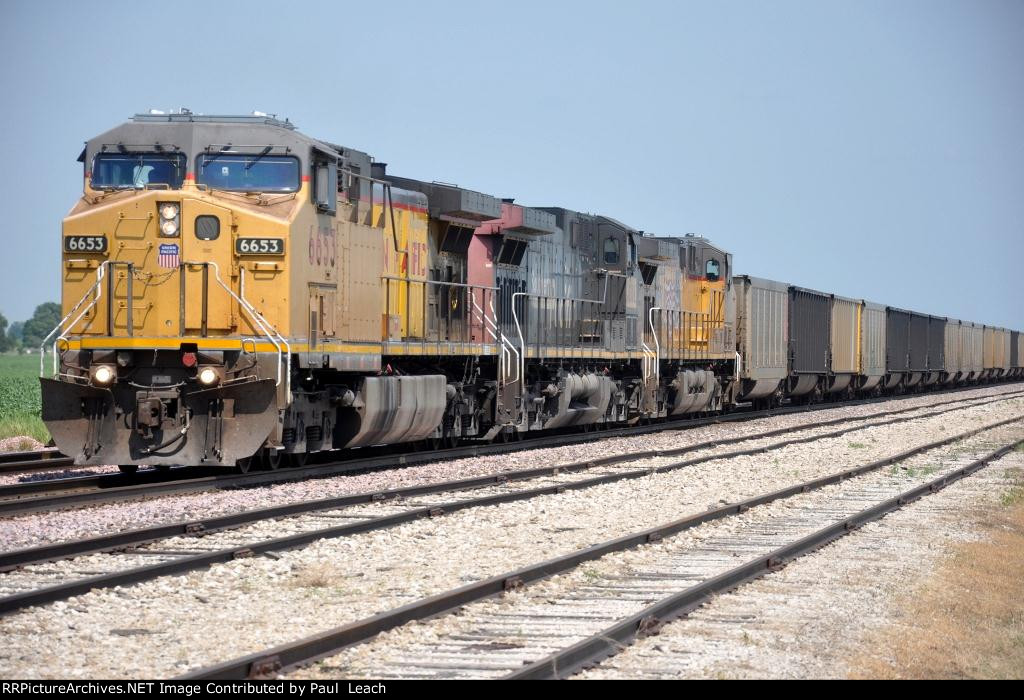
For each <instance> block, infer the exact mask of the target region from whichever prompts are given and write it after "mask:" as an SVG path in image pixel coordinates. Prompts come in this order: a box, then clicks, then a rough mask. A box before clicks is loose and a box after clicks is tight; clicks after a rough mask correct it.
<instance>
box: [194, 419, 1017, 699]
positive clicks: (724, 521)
mask: <svg viewBox="0 0 1024 700" xmlns="http://www.w3.org/2000/svg"><path fill="white" fill-rule="evenodd" d="M1021 421H1024V418H1021V417H1015V418H1011V419H1007V420H1004V421H1000V422H998V423H994V424H991V425H988V426H984V427H982V428H979V429H977V430H972V431H969V433H963V434H961V435H957V436H953V437H951V438H948V439H946V440H942V441H939V442H936V443H931V444H929V445H926V446H922V447H919V448H916V449H914V450H909V451H906V452H903V453H901V454H899V455H894V456H893V457H891V458H887V459H884V460H880V461H877V462H874V463H871V464H868V465H863V466H859V467H855V468H852V469H846V470H843V471H840V472H836V473H834V474H832V475H830V476H827V477H823V478H818V479H814V480H811V481H808V482H805V483H801V484H797V485H794V486H791V487H788V488H785V489H782V490H779V491H774V492H771V493H766V494H763V495H760V496H757V497H754V498H749V499H746V500H743V501H741V502H736V503H731V504H728V505H725V506H722V507H720V508H716V509H714V510H709V511H707V512H702V513H699V514H697V515H693V516H691V517H687V518H683V519H680V520H676V521H673V522H669V523H665V524H663V525H661V526H658V527H655V528H650V529H646V530H643V531H640V532H635V533H632V534H629V535H626V536H623V537H618V538H615V539H613V540H609V541H606V542H602V543H600V544H595V545H593V546H591V547H588V548H586V549H582V550H578V551H575V552H572V553H570V554H567V555H564V556H560V557H557V558H555V559H549V560H546V561H543V562H538V563H536V564H533V565H530V566H527V567H524V568H520V569H517V570H514V571H509V572H505V573H503V574H501V575H499V576H495V577H492V578H489V579H487V580H484V581H480V582H476V583H472V584H469V585H466V586H462V587H460V588H457V589H453V590H449V591H445V592H443V593H440V594H437V595H433V596H430V597H428V598H422V599H418V600H416V601H414V602H412V603H409V604H406V605H404V606H402V607H399V608H395V609H392V610H388V611H385V612H382V613H380V614H377V615H374V616H372V617H370V618H365V619H362V620H359V621H356V622H353V623H350V624H347V625H344V626H342V627H338V628H335V629H332V630H329V631H327V632H323V633H320V634H317V635H314V636H311V637H306V638H304V639H301V640H296V641H294V642H291V643H287V644H282V645H278V646H276V647H273V648H269V649H265V650H263V651H260V652H258V653H255V654H250V655H247V656H244V657H241V658H237V659H234V660H231V661H228V662H224V663H220V664H216V665H213V666H209V667H206V668H202V669H197V670H195V671H193V672H190V673H188V674H187V675H185V676H182V679H187V680H197V679H243V678H268V677H274V676H277V675H279V674H281V673H282V672H289V671H292V670H294V669H296V668H298V667H302V666H307V665H309V664H311V663H312V662H314V661H317V660H323V661H322V663H321V664H320V665H318V666H317V667H315V668H312V669H309V670H308V671H304V672H303V673H304V674H305V675H309V676H311V677H331V676H343V677H355V676H365V677H373V678H388V677H398V678H427V677H433V678H459V677H471V678H479V677H504V678H519V679H525V678H564V677H567V676H570V675H572V674H574V673H575V672H577V671H579V670H580V669H583V668H586V667H589V666H592V665H593V664H595V663H598V662H599V661H601V660H603V659H605V658H607V657H608V656H611V655H613V654H615V653H618V652H619V651H620V650H621V649H623V648H625V647H626V646H628V645H629V644H630V643H631V642H632V641H633V640H634V639H636V638H638V637H644V636H647V635H650V634H654V633H656V632H657V631H658V630H659V629H660V627H661V626H662V625H664V624H665V623H666V622H669V621H671V620H673V619H675V618H677V617H679V616H681V615H685V614H686V613H687V612H689V611H691V610H693V609H695V608H697V607H699V606H700V605H702V604H704V603H706V602H708V601H709V600H710V599H711V598H712V597H713V596H715V595H717V594H720V593H722V592H725V591H728V590H731V589H733V588H736V587H738V586H741V585H743V584H744V583H746V582H749V581H751V580H753V579H755V578H758V577H760V576H763V575H764V574H766V573H769V572H771V571H775V570H777V569H779V568H780V567H782V566H785V565H786V563H788V562H789V561H792V560H793V559H795V558H797V557H800V556H803V555H804V554H807V553H809V552H812V551H815V550H817V549H820V548H821V547H823V546H825V545H826V544H828V543H830V542H832V541H834V540H836V539H838V538H840V537H843V536H844V535H846V534H849V533H850V532H852V531H854V530H856V529H857V528H859V527H861V526H863V525H864V524H866V523H868V522H871V521H873V520H876V519H878V518H881V517H883V516H884V515H886V514H887V513H890V512H892V511H894V510H897V509H899V508H901V507H904V506H906V505H907V504H909V503H913V502H914V501H916V500H918V499H920V498H923V497H925V496H927V495H929V494H932V493H935V492H937V491H940V490H942V489H944V488H945V487H947V486H948V485H950V484H952V483H955V482H957V481H959V480H961V479H964V478H966V477H968V476H969V475H971V474H973V473H975V472H976V471H978V470H980V469H982V468H983V467H985V466H986V465H988V464H990V463H992V462H994V461H996V460H998V459H1000V458H1001V457H1003V456H1005V455H1006V454H1008V453H1009V452H1010V451H1011V450H1013V449H1015V448H1017V447H1019V446H1020V445H1024V440H1022V439H1020V434H1021V433H1020V429H1019V428H1020V423H1021ZM1011 424H1017V426H1016V427H1017V429H1016V430H1014V431H1013V435H1014V437H1013V438H1010V439H1009V440H1008V441H1007V438H1006V437H1005V436H1004V437H998V436H995V435H989V436H988V437H987V438H986V439H984V440H978V441H976V442H975V443H974V444H973V445H971V449H970V451H969V452H970V453H969V454H963V453H962V452H961V451H959V450H957V449H952V448H954V447H955V446H954V445H953V443H956V442H958V441H960V440H964V439H966V437H968V436H977V435H979V434H983V433H986V432H989V431H997V429H998V428H1000V427H1003V426H1008V425H1011ZM999 443H1002V444H999ZM997 445H998V446H997ZM932 451H935V454H934V455H929V460H931V461H938V462H941V461H943V460H946V461H947V462H950V463H952V464H953V466H952V467H947V468H945V469H943V470H941V471H942V473H941V474H939V476H937V477H935V478H931V477H932V473H929V472H928V471H927V470H921V471H919V472H916V473H911V472H909V471H907V472H899V473H896V472H897V470H892V471H890V472H886V471H885V470H884V468H885V467H887V466H890V465H893V464H896V463H898V462H901V461H904V460H907V459H911V458H912V457H915V456H917V455H922V454H924V453H930V452H932ZM700 526H706V527H704V528H701V529H700V530H698V529H697V528H699V527H700ZM688 531H693V532H688ZM647 545H652V546H647ZM627 552H629V553H630V556H629V557H628V558H627V557H625V556H623V555H624V553H627ZM599 560H600V561H599ZM737 561H741V562H742V563H741V564H740V565H738V566H737V564H736V562H737ZM587 562H594V564H593V566H595V567H596V568H594V569H590V570H588V569H584V568H583V567H581V565H582V564H585V563H587ZM591 571H593V572H595V573H594V574H593V575H591V573H590V572H591ZM555 577H557V578H555ZM542 581H543V582H545V585H544V586H533V585H531V584H537V583H538V582H542ZM509 592H515V595H511V596H505V597H503V598H502V599H501V600H500V601H494V600H488V599H489V598H494V597H496V596H502V595H503V594H506V593H509ZM454 611H458V612H459V615H458V616H457V618H453V617H450V616H446V615H447V614H448V613H452V612H454ZM428 618H430V619H429V620H428ZM424 620H428V621H426V622H424V623H423V625H422V626H420V627H418V628H416V629H413V628H404V629H403V630H396V628H398V627H400V626H402V625H405V624H406V623H409V622H413V621H424ZM389 630H395V632H394V633H393V634H392V635H386V636H383V637H379V638H378V637H377V635H379V634H380V633H382V632H386V631H389ZM403 631H405V634H401V632H403ZM375 638H376V639H375ZM371 640H372V641H371ZM358 645H366V646H365V647H362V646H358ZM344 650H348V653H346V654H342V655H341V656H335V655H337V654H339V652H342V651H344ZM330 657H334V658H330ZM356 659H358V660H357V661H355V660H356ZM354 661H355V662H354Z"/></svg>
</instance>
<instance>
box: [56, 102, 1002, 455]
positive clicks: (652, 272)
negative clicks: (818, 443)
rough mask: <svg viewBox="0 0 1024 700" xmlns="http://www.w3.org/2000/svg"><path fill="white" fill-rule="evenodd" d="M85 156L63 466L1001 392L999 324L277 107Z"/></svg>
mask: <svg viewBox="0 0 1024 700" xmlns="http://www.w3.org/2000/svg"><path fill="white" fill-rule="evenodd" d="M79 161H80V162H81V163H82V165H83V176H84V183H83V195H82V197H81V199H80V200H79V201H78V202H77V203H76V204H75V206H74V207H73V209H72V210H71V212H70V213H69V214H68V216H67V217H66V218H65V219H64V222H63V230H62V235H61V260H62V271H61V274H62V300H63V309H64V313H65V316H64V318H63V319H62V321H61V323H60V324H59V325H58V327H57V328H55V329H54V330H53V332H52V333H51V334H50V336H49V337H48V338H47V339H46V340H45V341H44V344H43V346H44V347H43V348H41V351H42V350H43V349H45V348H46V347H48V346H49V347H52V348H53V349H54V355H53V366H52V368H51V371H50V372H49V373H48V374H50V376H43V377H42V378H41V382H42V392H43V419H44V421H45V422H46V424H47V426H48V427H49V429H50V432H51V434H52V435H53V437H54V440H55V441H56V443H57V446H58V447H59V448H60V449H61V451H63V452H64V453H65V454H68V455H70V456H73V457H74V459H75V462H76V463H77V464H106V463H117V464H120V465H122V468H123V469H124V470H126V471H131V470H133V469H135V468H137V466H138V465H139V464H152V465H157V466H167V465H171V464H182V463H185V464H210V465H223V466H228V465H236V464H237V465H239V466H240V467H242V468H243V469H247V468H248V467H249V466H250V465H251V464H252V463H253V462H254V460H258V461H260V462H262V463H263V464H264V465H265V466H267V467H270V468H274V467H276V466H278V465H279V464H280V463H281V461H282V459H287V460H288V461H289V462H291V463H294V464H301V463H302V462H304V460H305V459H306V457H307V456H308V455H309V454H311V453H315V452H320V451H325V450H333V449H340V448H351V447H361V446H368V445H377V444H390V443H418V444H420V445H422V446H424V447H437V446H439V445H441V444H446V445H454V444H456V443H457V442H458V441H459V440H462V439H465V438H473V439H479V440H507V439H511V438H514V437H515V436H517V435H520V434H522V433H526V432H530V431H539V430H552V429H559V428H570V427H578V428H579V429H582V430H587V429H593V428H597V427H601V426H603V425H608V424H622V423H629V422H638V421H650V420H656V419H668V418H672V417H678V416H683V415H687V414H703V413H708V412H718V411H724V410H728V409H729V408H730V407H732V406H735V405H736V404H737V403H738V402H743V401H754V402H758V403H769V404H770V403H777V402H779V401H782V400H786V399H790V400H800V401H814V400H819V399H823V398H830V399H833V400H834V399H838V398H843V397H847V396H853V395H856V394H863V393H868V392H877V391H880V390H881V389H882V388H883V387H884V388H885V389H887V390H891V391H903V390H907V389H909V388H913V387H920V386H925V385H931V384H937V383H939V382H940V381H948V382H957V381H971V380H976V379H981V378H986V379H987V378H997V377H1004V376H1010V375H1011V374H1013V371H1012V370H1013V363H1014V362H1015V361H1016V360H1015V357H1019V353H1018V355H1017V356H1014V355H1013V353H1012V351H1011V345H1012V343H1013V340H1014V339H1013V337H1011V334H1010V333H1009V332H1005V331H1002V330H1001V329H1000V330H999V332H998V333H996V329H982V328H981V327H978V326H975V325H973V324H958V325H957V326H955V330H954V331H953V332H952V334H951V332H950V330H949V328H950V326H947V325H946V323H945V319H937V318H934V317H928V316H924V315H921V314H915V313H912V312H904V311H900V310H896V309H889V308H886V307H881V306H879V305H875V304H870V303H868V302H863V301H858V300H852V299H842V298H839V297H836V296H834V295H831V294H827V293H823V292H814V291H811V290H805V289H801V288H798V287H794V286H790V285H786V284H782V283H776V282H767V281H764V280H757V279H755V278H748V277H734V270H733V261H732V256H731V254H729V253H728V252H726V251H724V250H722V249H721V248H719V247H717V246H716V245H714V244H713V243H712V242H711V241H709V240H707V239H705V238H701V237H698V236H693V235H683V236H677V235H651V234H647V233H644V232H642V231H639V230H636V229H634V228H632V227H630V226H628V225H626V224H624V223H622V222H620V221H617V220H615V219H613V218H611V217H609V216H603V215H595V214H588V213H583V212H578V211H573V210H570V209H566V208H563V207H552V206H547V207H528V206H523V205H521V204H517V203H516V202H515V201H514V200H513V199H500V198H497V197H494V196H491V195H487V194H484V193H481V192H477V191H474V190H471V189H466V188H462V187H458V186H456V185H452V184H445V183H439V182H430V181H425V180H419V179H415V178H411V177H399V176H395V175H392V174H390V173H388V171H387V167H386V166H385V164H383V163H380V162H375V161H374V160H373V159H372V158H371V157H370V156H369V154H367V153H364V152H362V151H358V150H354V149H351V148H348V147H345V146H341V145H338V144H335V143H331V142H328V141H322V140H318V139H314V138H311V137H309V136H306V135H304V134H302V133H300V132H299V131H297V130H296V129H295V127H294V125H292V124H291V123H290V122H289V121H287V120H279V119H277V118H276V117H269V116H266V115H261V114H254V115H249V116H203V115H198V114H193V113H191V112H188V111H187V110H185V111H182V112H180V113H173V114H142V115H136V116H135V117H134V118H132V119H131V120H130V121H129V122H127V123H124V124H121V125H120V126H117V127H115V128H114V129H111V130H110V131H107V132H105V133H103V134H101V135H99V136H97V137H96V138H93V139H91V140H89V141H88V142H87V143H86V145H85V149H84V150H83V151H82V153H81V155H80V157H79ZM965 329H970V331H971V333H968V334H965ZM975 331H976V332H977V337H975V336H974V335H972V334H973V333H974V332H975ZM1018 341H1019V338H1018ZM975 342H977V344H978V345H977V348H976V347H975V345H974V343H975ZM951 346H955V347H956V349H957V351H956V353H955V356H956V367H955V372H954V371H953V368H952V367H951V366H950V362H951V361H952V359H951V358H952V356H951V354H950V353H949V351H948V350H947V348H948V347H951ZM982 346H983V347H982ZM975 350H977V357H974V355H973V354H972V353H973V352H974V351H975ZM44 361H45V353H43V352H41V367H40V370H41V372H40V373H41V374H43V375H45V374H47V372H45V367H44V366H43V362H44ZM954 373H955V376H952V375H954Z"/></svg>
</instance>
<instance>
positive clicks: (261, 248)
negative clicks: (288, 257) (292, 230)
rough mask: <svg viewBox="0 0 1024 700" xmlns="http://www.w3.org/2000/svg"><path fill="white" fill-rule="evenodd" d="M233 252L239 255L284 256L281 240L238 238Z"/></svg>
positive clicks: (282, 240)
mask: <svg viewBox="0 0 1024 700" xmlns="http://www.w3.org/2000/svg"><path fill="white" fill-rule="evenodd" d="M235 252H236V253H238V254H239V255H284V239H283V238H238V239H235Z"/></svg>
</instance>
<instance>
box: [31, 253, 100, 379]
mask: <svg viewBox="0 0 1024 700" xmlns="http://www.w3.org/2000/svg"><path fill="white" fill-rule="evenodd" d="M110 262H111V261H110V260H104V261H103V262H102V263H100V265H99V267H97V268H96V282H95V283H94V284H93V285H92V286H91V287H89V289H87V290H86V292H85V294H83V295H82V298H81V299H79V300H78V303H77V304H75V305H74V307H72V309H71V311H69V312H68V314H67V316H65V317H64V318H62V319H61V320H60V323H58V324H57V325H56V326H55V327H54V329H53V330H52V331H50V332H49V333H48V334H47V335H46V337H45V338H43V342H42V343H40V344H39V376H40V377H42V376H43V375H44V374H45V373H46V370H45V368H44V366H45V364H46V343H47V342H49V340H50V338H52V337H53V335H54V334H55V333H57V332H59V331H60V335H58V336H57V338H56V339H55V340H54V341H53V374H54V376H56V375H57V343H59V342H60V341H61V340H64V339H65V338H64V332H63V331H61V329H62V328H64V324H65V323H67V320H68V319H69V318H71V317H72V316H73V315H74V313H75V312H76V311H78V309H79V307H80V306H81V305H82V304H84V303H85V300H86V299H88V298H89V295H90V294H92V293H93V292H96V298H95V299H93V300H92V302H91V303H90V304H89V305H88V306H87V307H85V309H83V310H82V313H80V314H79V315H78V317H77V318H75V320H74V321H72V322H71V325H69V326H68V329H69V330H70V329H71V328H74V327H75V326H76V325H78V322H79V321H81V320H82V318H83V317H84V316H85V315H86V314H87V313H89V310H90V309H92V307H94V306H96V304H97V303H99V300H100V298H101V297H102V296H103V284H102V283H103V278H104V277H105V276H106V272H105V269H106V267H107V265H109V264H110Z"/></svg>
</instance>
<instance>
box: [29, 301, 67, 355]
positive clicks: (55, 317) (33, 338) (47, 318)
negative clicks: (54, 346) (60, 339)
mask: <svg viewBox="0 0 1024 700" xmlns="http://www.w3.org/2000/svg"><path fill="white" fill-rule="evenodd" d="M60 319H61V315H60V304H57V303H56V302H52V301H48V302H46V303H45V304H40V305H39V306H37V307H36V310H35V312H34V313H33V314H32V318H30V319H29V320H27V321H25V325H24V327H22V331H21V332H22V344H23V345H24V346H25V347H27V348H38V347H39V346H40V344H42V342H43V338H45V337H46V336H47V335H49V333H50V331H52V330H53V329H54V328H55V327H56V325H57V324H58V323H60Z"/></svg>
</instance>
